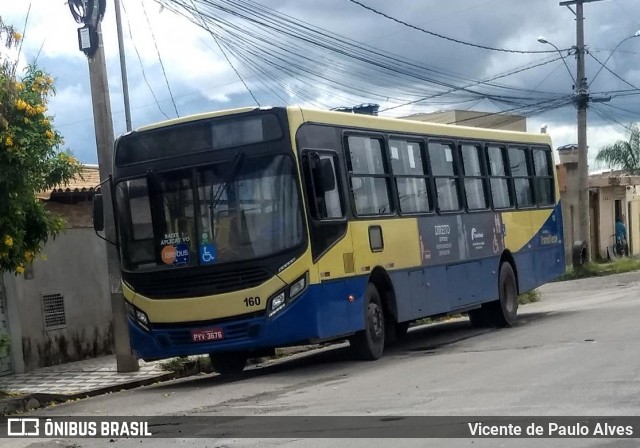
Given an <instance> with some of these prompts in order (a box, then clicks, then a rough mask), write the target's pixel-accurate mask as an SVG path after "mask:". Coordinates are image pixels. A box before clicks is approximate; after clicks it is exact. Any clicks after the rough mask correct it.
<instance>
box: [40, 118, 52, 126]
mask: <svg viewBox="0 0 640 448" xmlns="http://www.w3.org/2000/svg"><path fill="white" fill-rule="evenodd" d="M40 124H41V125H42V126H49V125H50V123H49V120H47V119H46V118H43V119H42V120H40Z"/></svg>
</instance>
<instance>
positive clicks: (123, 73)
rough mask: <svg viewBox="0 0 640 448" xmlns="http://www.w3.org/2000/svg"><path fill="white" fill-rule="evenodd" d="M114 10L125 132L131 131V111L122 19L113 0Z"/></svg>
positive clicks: (117, 0)
mask: <svg viewBox="0 0 640 448" xmlns="http://www.w3.org/2000/svg"><path fill="white" fill-rule="evenodd" d="M114 6H115V10H116V29H117V31H118V52H119V53H120V74H121V76H122V94H123V96H124V118H125V124H126V127H127V132H129V131H130V130H131V109H130V107H129V81H128V79H127V61H126V59H125V57H124V42H123V39H122V19H121V18H120V0H114Z"/></svg>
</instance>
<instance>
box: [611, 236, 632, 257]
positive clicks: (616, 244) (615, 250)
mask: <svg viewBox="0 0 640 448" xmlns="http://www.w3.org/2000/svg"><path fill="white" fill-rule="evenodd" d="M611 239H612V240H613V244H612V245H611V246H610V247H607V257H608V258H609V260H612V259H614V258H620V257H627V256H629V246H628V245H627V240H626V238H624V237H618V236H616V235H615V234H613V235H611Z"/></svg>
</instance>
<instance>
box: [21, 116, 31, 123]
mask: <svg viewBox="0 0 640 448" xmlns="http://www.w3.org/2000/svg"><path fill="white" fill-rule="evenodd" d="M23 121H24V124H29V123H31V120H29V119H28V118H26V117H25V119H24V120H23Z"/></svg>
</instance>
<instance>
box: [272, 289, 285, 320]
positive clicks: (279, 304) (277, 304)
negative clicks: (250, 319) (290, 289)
mask: <svg viewBox="0 0 640 448" xmlns="http://www.w3.org/2000/svg"><path fill="white" fill-rule="evenodd" d="M285 302H286V296H285V292H284V291H282V292H281V293H280V294H278V295H277V296H275V297H273V298H272V299H271V303H270V304H269V317H271V316H273V315H274V314H275V313H277V312H278V311H280V310H281V309H282V308H284V305H285Z"/></svg>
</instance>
